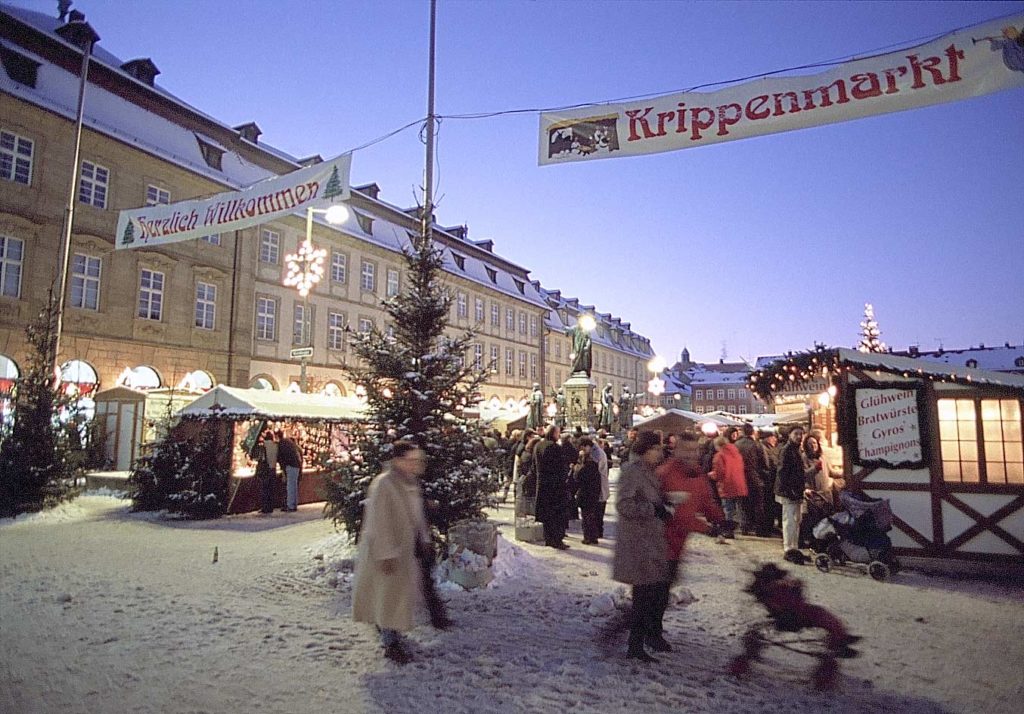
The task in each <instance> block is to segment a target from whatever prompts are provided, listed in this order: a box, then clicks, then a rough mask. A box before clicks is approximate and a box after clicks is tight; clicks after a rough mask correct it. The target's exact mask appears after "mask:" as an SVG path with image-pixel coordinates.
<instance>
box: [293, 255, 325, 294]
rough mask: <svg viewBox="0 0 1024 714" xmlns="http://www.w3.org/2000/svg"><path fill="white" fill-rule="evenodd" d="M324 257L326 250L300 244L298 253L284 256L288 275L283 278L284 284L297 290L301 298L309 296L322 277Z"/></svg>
mask: <svg viewBox="0 0 1024 714" xmlns="http://www.w3.org/2000/svg"><path fill="white" fill-rule="evenodd" d="M326 255H327V251H326V250H324V249H323V248H314V247H313V244H312V243H310V242H309V241H303V242H302V243H300V244H299V252H298V253H292V254H291V255H287V256H285V259H284V260H285V265H286V266H287V268H288V274H287V275H286V276H285V278H284V284H285V285H287V286H288V287H294V288H297V289H298V291H299V295H301V296H302V297H306V296H307V295H309V291H310V290H312V289H313V286H314V285H316V284H317V283H319V282H320V278H322V277H323V276H324V257H325V256H326Z"/></svg>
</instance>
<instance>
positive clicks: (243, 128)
mask: <svg viewBox="0 0 1024 714" xmlns="http://www.w3.org/2000/svg"><path fill="white" fill-rule="evenodd" d="M233 128H234V130H235V131H237V132H238V133H239V134H240V135H241V137H242V138H243V139H245V140H246V141H251V142H252V143H254V144H255V143H257V142H258V141H259V138H260V134H262V133H263V130H262V129H260V128H259V127H258V126H257V125H256V122H254V121H251V122H249V123H248V124H241V125H239V126H236V127H233Z"/></svg>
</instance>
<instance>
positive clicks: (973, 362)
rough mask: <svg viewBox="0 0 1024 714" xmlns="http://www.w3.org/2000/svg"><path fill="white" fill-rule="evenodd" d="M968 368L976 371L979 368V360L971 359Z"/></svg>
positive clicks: (968, 361)
mask: <svg viewBox="0 0 1024 714" xmlns="http://www.w3.org/2000/svg"><path fill="white" fill-rule="evenodd" d="M966 366H967V367H970V368H971V369H976V368H977V367H978V360H976V359H969V360H967V363H966Z"/></svg>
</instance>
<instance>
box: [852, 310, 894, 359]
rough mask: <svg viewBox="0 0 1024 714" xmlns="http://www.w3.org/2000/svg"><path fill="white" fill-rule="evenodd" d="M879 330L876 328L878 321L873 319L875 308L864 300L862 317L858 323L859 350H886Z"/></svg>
mask: <svg viewBox="0 0 1024 714" xmlns="http://www.w3.org/2000/svg"><path fill="white" fill-rule="evenodd" d="M881 335H882V332H881V330H879V329H878V322H876V321H875V308H874V306H873V305H872V304H871V303H869V302H866V303H864V319H863V321H861V323H860V344H859V345H857V349H858V350H860V351H861V352H886V351H888V350H887V348H886V346H885V343H884V342H882V340H881V339H880V337H881Z"/></svg>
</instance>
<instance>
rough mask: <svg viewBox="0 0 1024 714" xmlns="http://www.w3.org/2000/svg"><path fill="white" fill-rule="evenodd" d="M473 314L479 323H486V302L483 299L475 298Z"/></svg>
mask: <svg viewBox="0 0 1024 714" xmlns="http://www.w3.org/2000/svg"><path fill="white" fill-rule="evenodd" d="M473 314H474V316H475V318H476V321H477V322H483V321H484V301H483V299H482V298H473Z"/></svg>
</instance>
